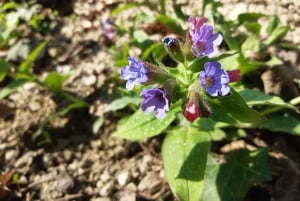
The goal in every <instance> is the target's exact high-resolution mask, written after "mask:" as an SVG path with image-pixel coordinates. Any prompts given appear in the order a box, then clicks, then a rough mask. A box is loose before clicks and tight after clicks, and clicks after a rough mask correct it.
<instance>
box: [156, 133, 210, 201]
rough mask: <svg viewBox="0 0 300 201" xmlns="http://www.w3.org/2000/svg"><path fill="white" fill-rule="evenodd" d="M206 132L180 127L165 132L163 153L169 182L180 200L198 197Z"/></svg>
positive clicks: (191, 200)
mask: <svg viewBox="0 0 300 201" xmlns="http://www.w3.org/2000/svg"><path fill="white" fill-rule="evenodd" d="M209 149H210V138H209V133H208V132H206V131H199V130H198V129H197V128H196V127H181V128H177V129H174V130H173V131H172V132H170V133H168V135H167V136H166V138H165V139H164V142H163V145H162V157H163V163H164V168H165V172H166V176H167V179H168V182H169V184H170V186H171V188H172V190H173V192H174V193H175V194H176V195H177V196H178V197H179V199H180V200H181V201H199V200H200V197H201V192H202V188H203V178H204V172H205V167H206V158H207V154H208V152H209Z"/></svg>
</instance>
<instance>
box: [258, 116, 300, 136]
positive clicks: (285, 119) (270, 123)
mask: <svg viewBox="0 0 300 201" xmlns="http://www.w3.org/2000/svg"><path fill="white" fill-rule="evenodd" d="M258 127H259V128H264V129H268V130H271V131H275V132H286V133H289V134H292V135H300V120H299V118H296V117H294V116H292V115H290V114H284V115H279V114H277V115H274V116H268V119H267V121H265V122H262V123H260V124H259V125H258Z"/></svg>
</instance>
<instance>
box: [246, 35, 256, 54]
mask: <svg viewBox="0 0 300 201" xmlns="http://www.w3.org/2000/svg"><path fill="white" fill-rule="evenodd" d="M259 49H260V42H259V38H258V36H255V35H251V36H249V37H248V38H247V39H246V41H245V42H244V43H243V45H242V52H243V54H244V55H247V52H248V51H250V52H258V51H259Z"/></svg>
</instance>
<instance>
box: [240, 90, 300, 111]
mask: <svg viewBox="0 0 300 201" xmlns="http://www.w3.org/2000/svg"><path fill="white" fill-rule="evenodd" d="M239 94H240V95H241V96H242V97H243V98H244V99H245V101H246V102H247V104H248V105H249V106H254V105H271V106H279V107H283V108H288V109H291V110H294V111H296V112H297V111H298V109H297V108H296V107H295V106H293V105H291V104H289V103H286V102H284V101H283V100H282V99H281V98H280V97H278V96H269V95H267V94H265V93H262V92H260V91H257V90H251V89H242V90H239Z"/></svg>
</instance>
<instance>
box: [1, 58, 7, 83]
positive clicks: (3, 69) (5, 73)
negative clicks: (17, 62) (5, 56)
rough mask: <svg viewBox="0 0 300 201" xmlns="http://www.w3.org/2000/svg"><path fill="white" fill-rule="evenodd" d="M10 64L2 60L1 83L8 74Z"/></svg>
mask: <svg viewBox="0 0 300 201" xmlns="http://www.w3.org/2000/svg"><path fill="white" fill-rule="evenodd" d="M8 68H9V64H8V63H7V62H5V61H4V60H2V59H1V58H0V82H1V81H2V80H4V78H5V76H6V75H7V73H8Z"/></svg>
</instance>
